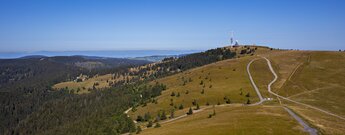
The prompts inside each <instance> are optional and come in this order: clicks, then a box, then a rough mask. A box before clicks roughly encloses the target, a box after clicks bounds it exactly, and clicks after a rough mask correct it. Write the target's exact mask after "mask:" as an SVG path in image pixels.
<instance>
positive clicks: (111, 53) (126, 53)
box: [0, 50, 203, 59]
mask: <svg viewBox="0 0 345 135" xmlns="http://www.w3.org/2000/svg"><path fill="white" fill-rule="evenodd" d="M200 51H203V50H95V51H91V50H90V51H35V52H0V59H12V58H20V57H25V56H33V55H43V56H48V57H53V56H76V55H82V56H97V57H110V58H135V57H145V56H164V55H181V54H190V53H195V52H200Z"/></svg>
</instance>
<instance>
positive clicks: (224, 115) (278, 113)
mask: <svg viewBox="0 0 345 135" xmlns="http://www.w3.org/2000/svg"><path fill="white" fill-rule="evenodd" d="M215 110H216V116H213V117H212V118H208V115H209V114H212V113H213V109H212V108H210V109H207V110H205V111H203V112H199V113H196V114H193V115H191V116H187V117H186V118H183V119H179V120H176V121H173V122H170V123H166V124H162V127H160V128H150V129H146V130H144V131H143V132H142V133H141V134H143V135H177V134H178V135H183V134H188V135H210V134H212V135H231V134H234V135H238V134H246V135H247V134H255V135H263V134H289V135H298V134H307V133H306V132H304V131H303V130H302V129H303V128H302V127H301V126H300V125H299V124H298V123H297V122H296V121H295V120H294V119H293V118H292V117H290V116H289V114H288V113H287V112H286V111H285V110H284V109H283V108H281V107H276V106H255V107H254V106H250V107H249V106H229V107H216V108H215ZM287 129H288V130H287Z"/></svg>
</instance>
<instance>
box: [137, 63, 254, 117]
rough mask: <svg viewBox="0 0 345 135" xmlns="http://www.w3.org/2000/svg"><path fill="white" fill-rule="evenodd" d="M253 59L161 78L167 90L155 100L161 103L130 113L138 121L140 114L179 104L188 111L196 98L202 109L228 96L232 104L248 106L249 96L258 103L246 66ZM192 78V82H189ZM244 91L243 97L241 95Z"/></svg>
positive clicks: (150, 104)
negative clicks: (245, 104) (172, 94)
mask: <svg viewBox="0 0 345 135" xmlns="http://www.w3.org/2000/svg"><path fill="white" fill-rule="evenodd" d="M253 58H254V57H243V58H240V59H230V60H224V61H220V62H217V63H213V64H209V65H206V66H203V67H199V68H195V69H192V70H188V71H186V72H183V73H179V74H176V75H172V76H169V77H165V78H162V79H159V80H157V81H158V82H160V83H163V84H166V85H167V88H168V89H167V90H166V91H164V92H163V93H162V95H160V96H158V97H157V98H156V99H157V100H158V104H154V103H149V104H147V106H145V107H138V108H137V111H136V112H134V113H133V112H132V113H130V115H131V116H132V117H133V118H135V117H136V116H137V115H143V114H144V113H146V112H150V113H151V114H155V113H157V112H158V111H160V110H166V111H169V110H171V109H173V108H174V106H177V107H178V106H179V105H180V104H183V106H184V107H185V108H189V107H191V106H192V102H193V100H194V99H195V100H196V101H197V103H198V104H199V105H200V106H204V105H205V104H206V103H207V102H208V103H209V104H210V105H215V104H217V103H218V102H220V103H221V104H225V100H224V97H225V96H226V97H228V98H229V99H230V100H231V102H232V103H245V102H246V101H247V99H248V97H246V96H245V95H246V94H247V93H250V97H249V99H250V100H251V102H252V103H253V102H256V101H258V98H257V96H256V93H255V91H254V90H253V88H252V86H251V84H250V82H249V78H248V74H247V73H246V65H247V63H248V62H249V61H250V60H251V59H253ZM183 78H184V79H183ZM189 78H191V80H192V82H189V81H188V80H189ZM183 80H187V83H186V84H185V85H183V84H184V81H183ZM201 81H203V84H202V85H200V82H201ZM211 85H212V86H211ZM210 86H211V87H210ZM203 89H204V94H202V93H201V92H202V90H203ZM186 91H188V94H186ZM241 91H242V95H240V93H241ZM172 92H174V93H175V95H177V94H178V93H180V97H177V96H171V93H172ZM171 99H172V100H173V104H174V105H173V106H171V105H170V104H171Z"/></svg>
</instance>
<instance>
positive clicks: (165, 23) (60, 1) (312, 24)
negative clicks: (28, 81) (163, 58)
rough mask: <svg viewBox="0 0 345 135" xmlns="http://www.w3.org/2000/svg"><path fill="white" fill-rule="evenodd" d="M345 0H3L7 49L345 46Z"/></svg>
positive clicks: (1, 46)
mask: <svg viewBox="0 0 345 135" xmlns="http://www.w3.org/2000/svg"><path fill="white" fill-rule="evenodd" d="M344 7H345V2H344V1H343V0H338V1H337V0H303V1H302V0H286V1H283V0H237V1H236V0H188V1H187V0H122V1H120V0H21V1H20V0H0V52H16V51H84V50H140V49H144V50H169V49H173V50H202V49H208V48H215V47H220V46H225V45H227V44H229V36H230V33H231V31H234V32H235V38H236V39H237V40H239V42H240V43H242V44H259V45H268V46H271V47H274V48H289V49H290V48H291V49H312V50H338V49H345V44H344V43H345V8H344Z"/></svg>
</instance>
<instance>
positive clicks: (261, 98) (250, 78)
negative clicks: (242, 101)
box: [247, 59, 265, 106]
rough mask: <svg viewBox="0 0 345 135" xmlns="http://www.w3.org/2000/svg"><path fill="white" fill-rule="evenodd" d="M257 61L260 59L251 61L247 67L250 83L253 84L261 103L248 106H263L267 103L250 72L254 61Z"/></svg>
mask: <svg viewBox="0 0 345 135" xmlns="http://www.w3.org/2000/svg"><path fill="white" fill-rule="evenodd" d="M256 60H258V59H253V60H251V61H250V62H249V63H248V65H247V73H248V76H249V80H250V83H251V84H252V86H253V88H254V90H255V91H256V94H257V95H258V97H259V99H260V101H259V102H256V103H254V104H250V105H248V106H255V105H259V104H262V103H263V102H264V101H265V99H264V98H263V97H262V96H261V93H260V91H259V88H258V87H257V86H256V84H255V82H254V80H253V77H252V74H251V73H250V71H249V68H250V65H251V64H252V63H253V62H254V61H256Z"/></svg>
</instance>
